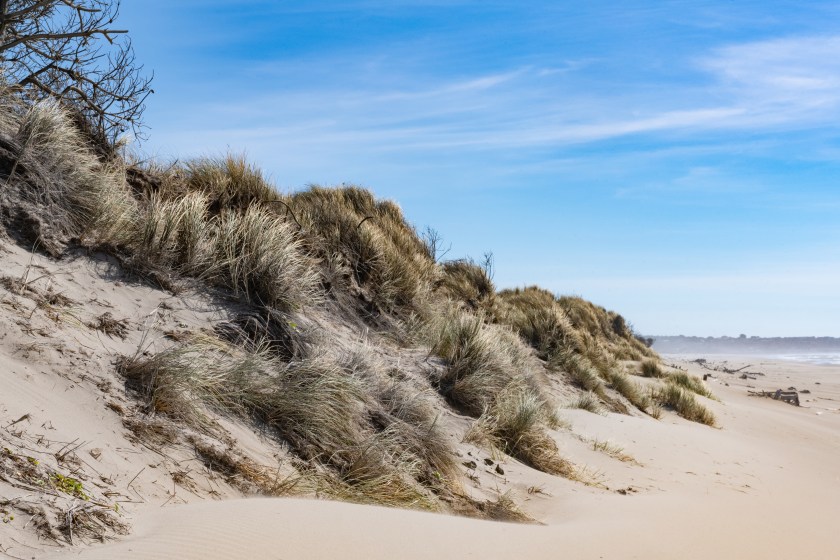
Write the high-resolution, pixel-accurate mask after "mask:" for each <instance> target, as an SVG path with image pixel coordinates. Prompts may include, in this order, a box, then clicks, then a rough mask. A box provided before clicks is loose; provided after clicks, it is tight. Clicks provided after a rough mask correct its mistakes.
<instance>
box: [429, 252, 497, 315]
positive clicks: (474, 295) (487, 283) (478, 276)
mask: <svg viewBox="0 0 840 560" xmlns="http://www.w3.org/2000/svg"><path fill="white" fill-rule="evenodd" d="M439 289H440V290H441V291H442V292H443V293H444V294H446V295H447V296H449V297H450V298H451V299H453V300H454V301H457V302H460V303H463V304H464V305H465V306H466V307H467V308H468V309H471V310H479V309H483V310H489V309H491V308H492V307H493V304H494V302H495V296H496V288H495V286H494V285H493V281H492V280H491V279H490V276H489V275H488V273H487V270H485V269H484V268H482V267H481V266H480V265H478V264H477V263H476V262H474V261H472V260H470V259H460V260H455V261H448V262H445V263H444V264H443V275H442V277H441V279H440V288H439Z"/></svg>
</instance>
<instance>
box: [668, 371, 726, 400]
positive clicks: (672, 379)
mask: <svg viewBox="0 0 840 560" xmlns="http://www.w3.org/2000/svg"><path fill="white" fill-rule="evenodd" d="M667 380H668V382H669V383H673V384H675V385H679V386H680V387H682V388H683V389H687V390H689V391H691V392H692V393H696V394H698V395H700V396H703V397H706V398H708V399H712V400H717V397H715V395H714V393H712V392H711V391H710V390H709V388H708V387H706V384H705V383H703V380H702V379H700V378H699V377H697V376H696V375H691V374H689V373H686V372H684V371H674V372H671V373H669V374H668V375H667Z"/></svg>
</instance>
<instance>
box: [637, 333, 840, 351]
mask: <svg viewBox="0 0 840 560" xmlns="http://www.w3.org/2000/svg"><path fill="white" fill-rule="evenodd" d="M652 338H653V349H654V350H656V351H657V352H660V353H664V354H702V353H705V354H787V353H797V354H801V353H820V352H840V338H832V337H829V336H821V337H816V336H799V337H774V338H762V337H758V336H750V337H748V336H746V335H741V336H739V337H731V336H722V337H712V336H709V337H702V336H682V335H680V336H654V337H652Z"/></svg>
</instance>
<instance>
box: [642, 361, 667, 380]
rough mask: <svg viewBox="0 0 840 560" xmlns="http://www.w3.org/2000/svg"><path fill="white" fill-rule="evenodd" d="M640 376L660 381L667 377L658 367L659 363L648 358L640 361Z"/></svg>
mask: <svg viewBox="0 0 840 560" xmlns="http://www.w3.org/2000/svg"><path fill="white" fill-rule="evenodd" d="M641 374H642V377H653V378H656V379H662V378H663V377H665V376H666V375H667V374H666V373H665V372H664V371H663V370H662V368H661V367H660V366H659V362H657V361H656V360H654V359H650V358H649V359H647V360H644V361H642V369H641Z"/></svg>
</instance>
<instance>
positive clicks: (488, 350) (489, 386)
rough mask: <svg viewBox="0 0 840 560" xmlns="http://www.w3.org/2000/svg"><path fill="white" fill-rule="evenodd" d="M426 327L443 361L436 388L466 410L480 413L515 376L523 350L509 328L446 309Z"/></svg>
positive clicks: (433, 348)
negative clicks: (442, 369)
mask: <svg viewBox="0 0 840 560" xmlns="http://www.w3.org/2000/svg"><path fill="white" fill-rule="evenodd" d="M429 330H430V332H429V334H428V337H429V341H430V344H431V347H432V351H433V352H434V353H435V354H437V355H438V356H440V357H441V358H443V360H444V361H445V363H446V368H445V370H444V371H443V372H442V374H441V375H440V376H439V378H438V379H437V385H438V388H439V390H440V392H441V394H443V395H444V396H445V397H447V398H448V399H449V400H450V401H451V402H453V403H454V404H455V405H456V406H458V407H459V408H461V409H462V410H464V411H465V412H467V413H468V414H470V415H472V416H476V417H477V416H480V415H481V414H482V413H483V411H484V410H485V409H487V408H488V407H490V406H491V405H492V404H493V402H494V401H495V399H496V397H497V396H498V395H500V394H501V393H502V391H504V389H505V388H507V386H508V385H510V384H511V383H513V382H514V381H516V380H518V379H519V377H520V375H519V373H518V369H519V366H520V365H521V364H522V362H523V360H525V352H526V350H525V349H524V348H523V347H522V344H521V342H520V341H519V340H518V339H517V338H516V337H515V335H513V334H512V333H510V331H507V330H505V329H504V328H503V327H499V326H497V325H489V324H487V323H485V321H484V319H483V317H482V316H481V315H475V314H473V313H468V312H462V311H458V310H449V311H447V312H445V314H444V315H442V316H440V317H439V318H438V320H437V321H436V323H435V324H433V325H431V326H430V328H429Z"/></svg>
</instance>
